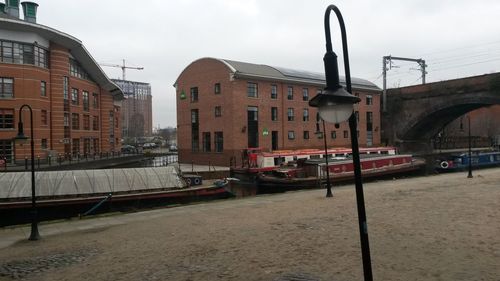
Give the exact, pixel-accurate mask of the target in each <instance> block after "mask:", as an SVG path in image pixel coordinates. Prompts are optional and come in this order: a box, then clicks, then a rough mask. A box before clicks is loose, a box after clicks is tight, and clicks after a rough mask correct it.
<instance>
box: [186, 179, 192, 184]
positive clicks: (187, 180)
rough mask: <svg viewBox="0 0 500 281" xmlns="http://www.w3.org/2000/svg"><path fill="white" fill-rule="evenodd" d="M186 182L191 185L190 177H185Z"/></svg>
mask: <svg viewBox="0 0 500 281" xmlns="http://www.w3.org/2000/svg"><path fill="white" fill-rule="evenodd" d="M186 183H187V184H188V185H189V186H191V179H190V178H186Z"/></svg>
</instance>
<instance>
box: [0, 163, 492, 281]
mask: <svg viewBox="0 0 500 281" xmlns="http://www.w3.org/2000/svg"><path fill="white" fill-rule="evenodd" d="M324 194H325V192H324V191H323V190H313V191H299V192H290V193H286V194H278V195H266V196H258V197H252V198H244V199H237V200H225V201H218V202H211V203H207V204H198V205H193V206H187V207H180V208H174V209H165V210H162V212H160V213H154V215H144V219H143V220H142V221H137V222H131V223H128V224H126V225H120V226H114V227H108V228H101V229H93V230H85V231H80V232H75V233H71V234H62V235H56V236H46V237H44V239H43V240H41V241H38V242H34V243H33V242H27V241H26V242H20V243H17V244H15V245H13V246H10V247H8V248H5V249H2V250H1V251H0V272H2V270H3V271H4V275H3V276H2V275H1V273H0V280H11V279H12V277H13V276H12V275H8V274H6V273H5V272H7V271H8V270H11V268H12V267H15V266H18V267H21V269H22V268H23V267H24V269H26V270H25V271H24V273H22V272H23V271H22V270H21V269H20V270H19V272H20V273H19V274H18V275H16V276H18V278H20V279H22V280H344V281H348V280H362V266H361V254H360V246H359V234H358V228H357V227H358V226H357V213H356V203H355V193H354V188H353V186H343V187H340V188H336V189H334V197H333V198H328V199H327V198H325V197H324ZM365 200H366V209H367V217H368V228H369V237H370V246H371V255H372V265H373V274H374V278H375V280H398V281H400V280H405V281H409V280H468V281H469V280H497V281H498V280H500V168H496V169H488V170H481V171H474V178H472V179H467V178H466V173H455V174H446V175H436V176H429V177H422V178H413V179H405V180H394V181H384V182H374V183H367V184H365ZM40 231H41V233H42V235H43V225H42V226H41V228H40ZM0 239H1V237H0ZM40 263H42V264H43V265H42V266H40V265H39V264H40ZM2 268H3V269H2ZM30 268H31V269H30ZM294 278H295V279H294ZM299 278H302V279H299Z"/></svg>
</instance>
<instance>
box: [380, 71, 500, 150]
mask: <svg viewBox="0 0 500 281" xmlns="http://www.w3.org/2000/svg"><path fill="white" fill-rule="evenodd" d="M495 104H500V73H494V74H487V75H481V76H475V77H467V78H462V79H455V80H448V81H443V82H436V83H430V84H425V85H417V86H411V87H404V88H397V89H390V90H388V91H387V109H388V110H387V112H383V113H382V128H383V130H382V132H381V133H382V139H383V140H385V141H386V142H387V143H388V144H389V145H395V146H397V147H398V148H399V149H400V150H401V151H409V152H413V153H415V152H426V151H430V150H431V149H432V144H431V138H433V137H434V136H435V135H436V134H438V133H439V132H440V131H441V130H442V128H443V127H445V126H446V125H447V124H449V123H450V122H452V121H453V120H455V119H457V118H458V117H460V116H462V115H464V114H465V113H467V112H469V111H473V110H476V109H479V108H482V107H487V106H491V105H495Z"/></svg>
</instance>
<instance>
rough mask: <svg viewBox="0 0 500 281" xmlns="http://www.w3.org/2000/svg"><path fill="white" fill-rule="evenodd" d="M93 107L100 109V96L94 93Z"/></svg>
mask: <svg viewBox="0 0 500 281" xmlns="http://www.w3.org/2000/svg"><path fill="white" fill-rule="evenodd" d="M92 107H93V108H99V95H97V94H96V93H92Z"/></svg>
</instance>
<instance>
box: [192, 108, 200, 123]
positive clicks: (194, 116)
mask: <svg viewBox="0 0 500 281" xmlns="http://www.w3.org/2000/svg"><path fill="white" fill-rule="evenodd" d="M198 122H199V121H198V109H193V110H191V123H192V124H195V123H198Z"/></svg>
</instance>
